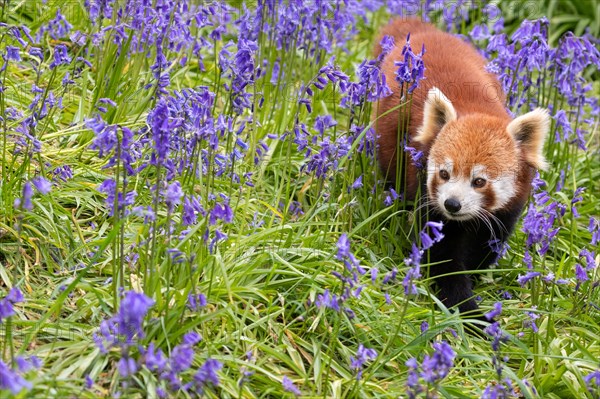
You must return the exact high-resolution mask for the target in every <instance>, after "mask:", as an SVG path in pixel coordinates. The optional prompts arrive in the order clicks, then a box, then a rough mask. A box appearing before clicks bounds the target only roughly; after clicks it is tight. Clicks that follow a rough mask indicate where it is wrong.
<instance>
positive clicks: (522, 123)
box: [506, 108, 550, 169]
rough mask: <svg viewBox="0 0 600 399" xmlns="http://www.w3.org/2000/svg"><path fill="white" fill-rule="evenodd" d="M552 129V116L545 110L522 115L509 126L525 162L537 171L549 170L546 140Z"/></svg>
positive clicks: (509, 131) (537, 109)
mask: <svg viewBox="0 0 600 399" xmlns="http://www.w3.org/2000/svg"><path fill="white" fill-rule="evenodd" d="M549 128H550V116H549V115H548V111H547V110H545V109H543V108H536V109H534V110H533V111H531V112H529V113H527V114H525V115H521V116H519V117H518V118H516V119H515V120H513V121H512V122H510V123H509V124H508V126H507V128H506V129H507V130H508V133H510V135H511V136H512V137H513V138H514V139H515V140H516V141H517V142H518V143H519V147H521V150H522V152H523V156H524V157H525V160H526V161H527V162H529V163H530V164H531V165H532V166H534V167H535V168H537V169H547V168H548V163H547V162H546V160H545V159H544V155H543V150H544V140H545V139H546V134H548V130H549Z"/></svg>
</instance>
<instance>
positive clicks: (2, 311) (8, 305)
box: [0, 287, 24, 323]
mask: <svg viewBox="0 0 600 399" xmlns="http://www.w3.org/2000/svg"><path fill="white" fill-rule="evenodd" d="M23 301H24V298H23V294H22V293H21V291H20V290H19V289H18V288H17V287H13V288H11V289H10V291H9V292H8V294H7V295H6V296H5V297H4V298H3V299H0V323H1V322H2V319H6V318H7V317H10V316H12V315H14V314H15V311H14V308H13V305H14V304H16V303H20V302H23Z"/></svg>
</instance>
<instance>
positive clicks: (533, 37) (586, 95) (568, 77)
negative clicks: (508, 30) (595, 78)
mask: <svg viewBox="0 0 600 399" xmlns="http://www.w3.org/2000/svg"><path fill="white" fill-rule="evenodd" d="M501 21H502V20H501V19H499V20H497V21H496V23H495V24H494V27H493V31H494V34H493V35H490V34H489V30H488V29H487V26H486V27H483V26H477V27H476V29H475V30H474V31H473V32H472V33H473V34H474V37H473V38H474V39H475V40H487V39H489V41H488V45H487V49H486V53H487V54H486V55H487V56H488V57H491V56H495V57H494V58H493V59H492V61H491V62H490V64H489V65H488V69H489V70H490V71H491V72H494V73H497V74H499V78H500V81H501V82H502V85H503V88H504V91H505V92H506V93H507V94H508V106H509V108H511V109H513V110H516V111H518V110H519V109H520V108H521V107H523V106H526V107H527V108H533V107H536V106H538V105H541V104H539V103H538V99H539V98H540V96H539V95H538V93H537V92H538V91H539V90H540V87H541V86H542V81H544V80H548V77H551V78H550V79H549V81H550V82H551V83H552V89H554V90H557V91H558V93H559V94H560V95H561V96H562V97H563V98H565V99H566V101H567V104H568V105H569V106H571V107H573V109H574V110H575V111H576V120H577V121H578V122H579V121H580V119H582V115H583V113H584V112H583V108H584V107H585V106H586V105H588V106H589V107H590V109H591V113H592V115H598V113H600V107H599V104H598V99H597V96H593V95H590V94H591V92H592V85H591V84H589V83H588V82H586V80H585V78H584V75H585V72H586V71H587V70H588V69H589V67H590V66H591V65H597V64H598V63H599V62H600V50H598V48H597V46H595V45H594V44H593V42H592V41H591V40H590V38H589V37H586V36H584V37H576V36H574V35H573V34H571V33H568V34H566V35H564V36H563V37H562V38H561V39H560V41H559V43H558V46H557V47H556V48H552V47H551V46H550V45H549V44H548V24H549V22H548V20H547V19H545V18H542V19H539V20H535V21H529V20H525V21H523V22H522V24H521V26H520V27H519V28H518V29H517V30H516V31H515V32H514V33H513V35H512V36H511V37H510V38H508V37H507V35H506V34H505V33H502V30H501V29H499V28H500V23H501ZM534 93H535V94H534ZM553 111H554V112H555V119H556V120H557V122H558V124H559V126H561V125H562V126H567V124H566V123H565V119H564V116H565V114H564V112H565V110H553ZM567 133H570V132H569V129H566V130H563V140H565V141H568V142H575V143H577V144H578V145H579V146H580V147H582V148H583V143H584V141H583V139H582V135H583V130H580V131H578V132H576V133H577V135H576V137H575V138H574V139H572V138H570V137H569V135H568V134H567Z"/></svg>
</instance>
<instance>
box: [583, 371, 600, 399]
mask: <svg viewBox="0 0 600 399" xmlns="http://www.w3.org/2000/svg"><path fill="white" fill-rule="evenodd" d="M583 380H584V381H585V386H586V387H587V389H588V391H589V392H590V393H591V394H592V395H594V394H597V393H599V392H600V369H598V370H596V371H592V372H591V373H590V374H588V375H586V376H585V377H583Z"/></svg>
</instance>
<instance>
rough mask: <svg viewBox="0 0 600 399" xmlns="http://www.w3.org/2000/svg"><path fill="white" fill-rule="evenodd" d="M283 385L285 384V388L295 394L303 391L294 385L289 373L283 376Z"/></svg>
mask: <svg viewBox="0 0 600 399" xmlns="http://www.w3.org/2000/svg"><path fill="white" fill-rule="evenodd" d="M281 385H282V386H283V390H284V391H287V392H290V393H292V394H293V395H294V396H300V395H301V394H302V392H300V390H299V389H298V387H296V385H294V383H293V382H292V380H290V379H289V378H288V376H287V375H284V376H283V380H282V381H281Z"/></svg>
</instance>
